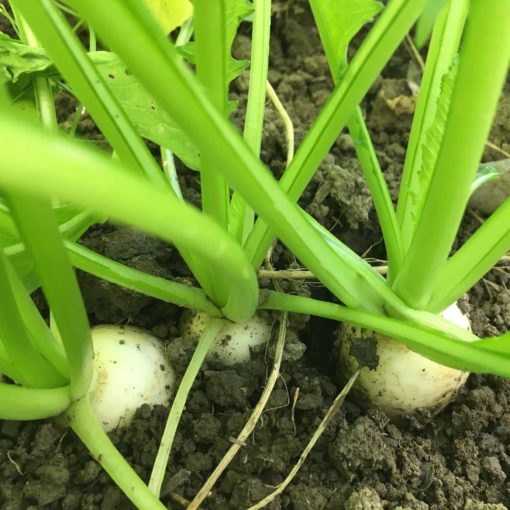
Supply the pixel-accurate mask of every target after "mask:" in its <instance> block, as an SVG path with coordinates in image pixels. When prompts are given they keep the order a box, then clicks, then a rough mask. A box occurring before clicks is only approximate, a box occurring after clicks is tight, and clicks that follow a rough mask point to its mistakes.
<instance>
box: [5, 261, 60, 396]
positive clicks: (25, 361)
mask: <svg viewBox="0 0 510 510" xmlns="http://www.w3.org/2000/svg"><path fill="white" fill-rule="evenodd" d="M7 266H8V260H7V257H6V256H5V254H4V253H3V251H0V294H1V296H0V297H1V302H2V306H1V307H0V338H1V339H2V345H3V347H4V349H5V353H6V355H7V358H6V360H7V361H8V362H10V364H11V366H12V368H11V369H9V370H8V371H7V373H13V375H18V378H17V379H16V382H17V383H19V384H22V385H23V386H28V387H30V388H56V387H58V386H62V385H64V384H66V382H67V381H66V380H65V378H63V377H62V376H61V375H60V374H59V373H58V372H57V371H56V370H55V368H54V367H53V366H52V365H51V364H50V363H48V361H46V360H45V359H44V358H43V357H42V356H41V354H40V353H39V352H38V351H37V349H36V348H35V346H34V345H33V342H32V341H31V338H30V336H29V333H28V331H27V329H26V328H25V324H24V321H23V317H22V316H21V314H20V311H19V310H18V308H17V303H16V299H15V297H14V293H13V289H12V288H11V287H10V285H9V283H10V282H9V273H8V269H7Z"/></svg>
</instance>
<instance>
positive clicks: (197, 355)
mask: <svg viewBox="0 0 510 510" xmlns="http://www.w3.org/2000/svg"><path fill="white" fill-rule="evenodd" d="M225 324H226V321H224V320H220V319H211V320H209V321H208V322H207V324H206V326H205V332H204V334H203V335H202V337H201V338H200V340H199V342H198V345H197V348H196V349H195V352H194V353H193V357H192V358H191V361H190V362H189V365H188V366H187V368H186V373H185V374H184V377H183V378H182V381H181V384H180V385H179V389H178V390H177V394H176V395H175V398H174V401H173V404H172V408H171V409H170V414H169V415H168V420H167V422H166V426H165V431H164V432H163V437H162V438H161V444H160V446H159V450H158V454H157V456H156V461H155V462H154V466H153V468H152V474H151V479H150V482H149V489H151V490H152V492H153V493H154V494H156V496H159V493H160V491H161V485H162V483H163V479H164V476H165V472H166V468H167V465H168V460H169V458H170V452H171V451H172V445H173V441H174V437H175V433H176V431H177V426H178V425H179V421H180V419H181V415H182V412H183V411H184V407H185V405H186V400H187V398H188V394H189V392H190V390H191V387H192V386H193V383H194V382H195V379H196V377H197V375H198V371H199V370H200V367H201V366H202V365H203V363H204V360H205V357H206V356H207V353H208V352H209V349H210V348H211V346H212V345H213V343H214V340H215V339H216V337H217V335H218V334H219V333H220V331H221V329H222V328H223V327H224V325H225Z"/></svg>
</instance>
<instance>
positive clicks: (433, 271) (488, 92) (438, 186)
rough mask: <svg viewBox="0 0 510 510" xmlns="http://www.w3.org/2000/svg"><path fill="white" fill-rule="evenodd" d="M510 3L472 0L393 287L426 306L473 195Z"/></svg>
mask: <svg viewBox="0 0 510 510" xmlns="http://www.w3.org/2000/svg"><path fill="white" fill-rule="evenodd" d="M509 26H510V2H507V1H501V0H472V1H471V9H470V12H469V17H468V20H467V25H466V31H465V34H464V38H463V47H462V49H461V52H460V56H459V62H458V71H457V76H456V79H455V82H454V84H453V92H452V97H451V103H450V108H449V111H448V116H447V120H446V126H445V129H444V134H443V137H442V140H441V145H440V149H439V154H438V157H437V161H436V165H435V168H434V172H433V175H432V178H431V182H430V186H429V189H428V193H427V196H426V198H425V202H424V206H423V212H422V214H421V217H420V220H419V223H418V225H417V227H416V230H415V234H414V237H413V240H412V243H411V246H410V248H409V251H408V253H407V256H406V259H405V262H404V265H403V266H402V270H401V271H400V273H399V274H398V275H397V278H396V280H395V282H394V285H393V289H394V290H395V292H396V293H397V294H398V295H399V296H400V297H401V298H402V299H403V300H404V301H405V302H406V303H407V304H408V305H409V306H411V307H413V308H416V309H424V308H425V307H426V306H427V303H428V302H429V300H430V296H431V294H432V292H433V290H434V286H435V284H436V282H437V278H438V277H439V274H440V271H441V270H442V269H443V266H444V264H445V263H446V260H447V258H448V254H449V252H450V250H451V247H452V243H453V240H454V238H455V235H456V233H457V230H458V227H459V224H460V221H461V218H462V215H463V213H464V209H465V207H466V204H467V201H468V199H469V194H470V188H471V183H472V182H473V181H474V179H475V175H476V170H477V167H478V163H479V161H480V158H481V155H482V152H483V149H484V145H485V141H486V139H487V136H488V134H489V130H490V126H491V123H492V119H493V117H494V113H495V111H496V106H497V102H498V98H499V94H500V92H501V88H502V86H503V82H504V78H505V75H506V72H507V69H508V62H509V58H510V38H509V37H508V27H509Z"/></svg>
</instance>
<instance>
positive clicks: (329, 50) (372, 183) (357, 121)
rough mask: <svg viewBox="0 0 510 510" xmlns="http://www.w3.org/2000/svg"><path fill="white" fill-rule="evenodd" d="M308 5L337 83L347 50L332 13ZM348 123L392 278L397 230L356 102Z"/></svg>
mask: <svg viewBox="0 0 510 510" xmlns="http://www.w3.org/2000/svg"><path fill="white" fill-rule="evenodd" d="M310 6H311V8H312V12H313V15H314V18H315V22H316V24H317V28H318V29H319V35H320V38H321V42H322V46H323V48H324V52H325V54H326V58H327V60H328V66H329V71H330V74H331V76H332V77H333V81H334V83H335V85H338V84H339V83H340V82H341V81H342V80H343V79H344V78H343V75H344V71H345V70H346V69H347V67H348V64H347V59H346V56H345V55H344V53H346V51H344V52H343V51H341V50H339V43H338V40H337V36H335V34H334V33H332V32H331V30H330V26H329V23H330V19H329V18H330V17H331V14H330V12H329V11H328V10H327V8H326V7H325V5H324V4H323V3H322V2H321V1H320V0H311V2H310ZM345 16H348V14H347V13H345ZM347 127H348V129H349V133H350V135H351V137H352V140H353V143H354V148H355V150H356V154H357V156H358V160H359V162H360V165H361V169H362V170H363V174H364V176H365V180H366V182H367V185H368V188H369V190H370V193H371V195H372V199H373V201H374V206H375V210H376V212H377V216H378V217H379V223H380V224H381V230H382V233H383V239H384V244H385V246H386V251H387V254H388V255H387V256H388V266H389V271H388V280H391V279H392V277H393V276H394V275H395V274H396V273H397V272H398V270H399V268H400V266H401V264H402V247H401V242H400V232H399V227H398V222H397V218H396V214H395V209H394V208H393V203H392V201H391V196H390V193H389V190H388V186H387V184H386V181H385V180H384V175H383V173H382V170H381V167H380V165H379V161H378V159H377V154H376V152H375V149H374V146H373V144H372V140H371V139H370V134H369V132H368V129H367V126H366V124H365V120H364V118H363V113H362V111H361V108H360V107H359V106H358V107H356V109H355V111H354V114H353V115H352V117H351V118H350V119H349V120H348V121H347Z"/></svg>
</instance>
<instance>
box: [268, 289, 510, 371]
mask: <svg viewBox="0 0 510 510" xmlns="http://www.w3.org/2000/svg"><path fill="white" fill-rule="evenodd" d="M259 307H260V308H261V309H265V310H279V311H288V312H292V313H300V314H311V315H316V316H318V317H323V318H325V319H331V320H334V321H339V322H347V323H349V324H354V325H355V326H359V327H362V328H367V329H371V330H373V331H376V332H377V333H380V334H382V335H386V336H389V337H391V338H394V339H395V340H398V341H400V342H402V343H403V344H404V345H406V346H407V347H409V348H410V349H412V350H413V351H416V352H417V353H419V354H422V355H423V356H426V357H427V358H429V359H431V360H432V361H435V362H437V363H440V364H442V365H446V366H449V367H452V368H455V369H458V370H463V371H469V372H480V373H492V374H497V375H501V376H503V377H510V349H509V343H510V342H509V339H508V338H507V339H505V340H503V339H502V340H501V342H500V348H499V349H496V348H494V349H493V348H489V346H487V348H484V347H483V346H484V344H485V343H486V342H487V340H478V339H477V338H476V337H474V336H471V337H466V338H465V340H466V341H459V339H455V338H452V337H451V336H450V335H449V334H448V332H447V331H440V330H436V331H434V332H432V331H431V330H430V329H426V328H424V327H423V326H420V325H417V324H415V323H410V322H404V321H400V320H398V319H392V318H390V317H383V316H380V315H375V314H371V313H367V312H363V311H360V310H352V309H350V308H347V307H344V306H341V305H337V304H334V303H328V302H325V301H319V300H316V299H312V298H306V297H302V296H293V295H290V294H283V293H279V292H274V291H266V292H265V293H264V294H263V295H262V297H261V302H260V306H259ZM505 342H506V343H505ZM505 346H506V347H505Z"/></svg>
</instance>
